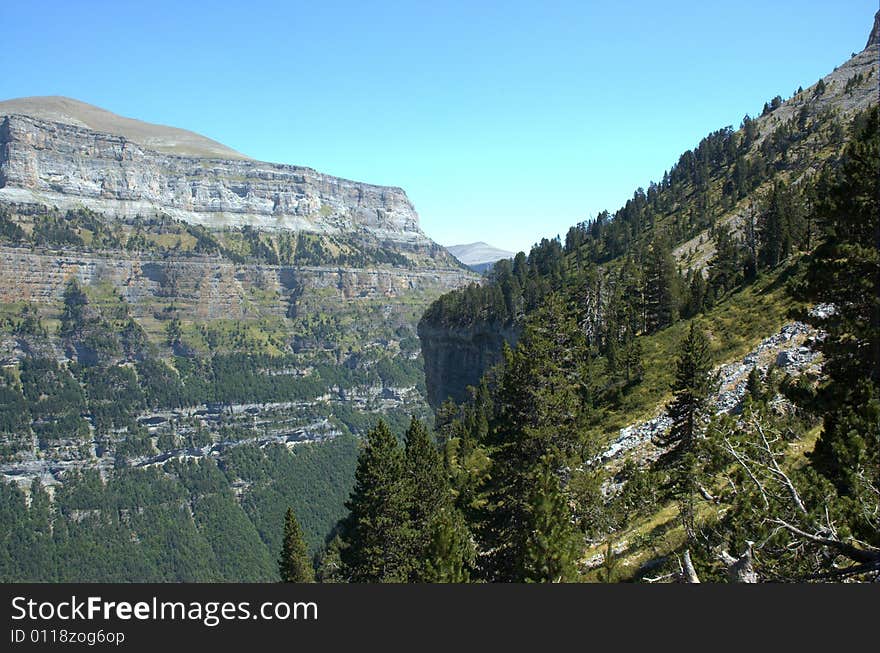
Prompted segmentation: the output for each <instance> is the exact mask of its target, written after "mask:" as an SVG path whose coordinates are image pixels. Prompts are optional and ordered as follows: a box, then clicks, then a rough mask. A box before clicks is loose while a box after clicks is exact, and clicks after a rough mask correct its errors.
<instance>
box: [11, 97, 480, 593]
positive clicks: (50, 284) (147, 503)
mask: <svg viewBox="0 0 880 653" xmlns="http://www.w3.org/2000/svg"><path fill="white" fill-rule="evenodd" d="M478 279H479V277H478V276H477V275H476V274H474V273H473V272H471V271H469V270H467V269H466V268H465V267H464V266H462V265H461V264H460V263H459V262H458V261H456V260H455V259H454V258H452V256H450V255H449V254H448V253H447V252H446V250H445V249H444V248H442V247H441V246H439V245H438V244H436V243H434V242H433V241H432V240H431V239H430V238H428V237H427V236H426V235H425V234H424V233H423V232H422V230H421V228H420V227H419V219H418V214H417V213H416V211H415V208H414V207H413V205H412V203H411V202H410V201H409V199H408V197H407V195H406V193H405V192H404V191H403V190H402V189H400V188H394V187H384V186H375V185H371V184H366V183H360V182H356V181H349V180H345V179H339V178H336V177H332V176H329V175H325V174H322V173H320V172H317V171H315V170H312V169H311V168H306V167H302V166H293V165H283V164H275V163H264V162H259V161H254V160H252V159H249V158H247V157H244V156H243V155H241V154H239V153H238V152H235V151H233V150H231V149H229V148H227V147H225V146H223V145H221V144H219V143H216V142H214V141H211V140H210V139H207V138H205V137H202V136H199V135H198V134H194V133H192V132H186V131H184V130H178V129H174V128H170V127H162V126H156V125H149V124H147V123H142V122H139V121H136V120H131V119H128V118H121V117H119V116H115V115H113V114H111V113H109V112H106V111H103V110H102V109H98V108H97V107H92V106H89V105H86V104H83V103H80V102H77V101H74V100H69V99H66V98H55V97H52V98H24V99H21V100H10V101H7V102H3V103H0V474H2V477H0V478H2V480H3V483H0V496H2V499H3V502H4V505H10V506H13V508H12V510H13V513H14V515H13V513H10V515H9V519H4V520H3V522H4V524H3V525H2V526H0V542H2V543H0V578H2V579H3V580H24V579H30V580H64V579H67V580H106V581H114V580H115V581H119V580H150V579H152V580H166V581H180V580H190V581H192V580H203V581H204V580H227V581H230V580H255V581H256V580H263V581H265V580H272V579H274V577H275V574H276V566H275V562H274V560H275V556H276V555H277V550H278V547H279V546H280V539H279V538H280V532H281V531H280V530H278V528H277V527H280V525H281V523H282V521H281V520H283V516H284V513H285V511H286V510H287V508H288V507H290V506H293V507H294V509H295V511H296V514H297V515H298V516H299V519H300V521H301V525H302V528H303V531H304V536H305V539H306V541H307V543H308V545H309V547H310V549H311V550H312V551H313V552H314V551H317V550H318V549H319V548H320V547H321V546H322V544H323V541H324V538H325V536H326V535H327V534H328V532H329V531H330V530H331V529H332V528H333V527H334V525H335V524H336V521H337V520H338V519H339V518H340V517H342V516H343V515H344V512H345V508H344V505H343V504H344V501H345V499H346V498H347V495H348V490H349V488H350V486H351V484H352V483H353V480H354V463H355V459H356V457H357V452H358V446H359V445H358V439H357V438H358V437H360V436H361V435H363V434H364V433H365V432H366V430H367V429H369V428H370V427H371V426H372V425H373V424H374V423H375V421H376V420H377V419H378V418H379V417H383V418H384V419H386V420H387V421H388V422H389V423H391V424H392V425H394V426H395V428H398V427H400V426H401V425H404V424H405V423H407V421H408V420H409V419H410V416H411V415H419V416H422V417H427V416H428V415H429V407H428V404H427V402H426V398H425V389H424V374H423V371H422V360H421V356H420V354H419V348H418V339H417V335H416V322H417V321H418V318H419V316H420V315H421V314H422V312H423V311H424V308H425V307H426V306H427V305H428V304H429V303H430V302H431V301H433V300H434V299H436V298H437V297H438V296H439V295H441V294H442V293H444V292H446V291H448V290H450V289H453V288H456V287H459V286H461V285H466V284H468V283H472V282H475V281H477V280H478ZM96 483H97V485H95V484H96ZM90 488H91V489H90ZM7 502H8V503H7ZM30 505H36V506H45V508H46V509H45V511H42V509H41V511H35V510H31V509H30V508H28V506H30ZM12 533H15V534H19V535H20V534H23V533H28V534H31V535H28V536H27V537H23V539H22V538H18V535H15V536H12V535H10V534H12ZM31 536H33V537H35V538H37V539H38V540H39V542H34V541H32V540H30V539H28V538H29V537H31ZM167 542H176V543H177V544H176V545H173V546H171V547H170V548H169V546H168V545H167ZM99 551H107V554H106V555H103V554H98V552H99ZM63 560H73V561H76V562H75V563H73V564H64V563H63V562H62V561H63Z"/></svg>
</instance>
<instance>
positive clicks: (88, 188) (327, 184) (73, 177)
mask: <svg viewBox="0 0 880 653" xmlns="http://www.w3.org/2000/svg"><path fill="white" fill-rule="evenodd" d="M0 110H2V107H0ZM2 205H17V206H26V205H39V206H56V207H58V208H60V209H62V210H65V209H71V208H79V207H85V208H88V209H91V210H93V211H96V212H98V213H101V214H102V215H105V216H108V217H118V218H131V217H134V216H136V215H142V216H147V215H155V214H156V213H164V214H168V215H170V216H172V217H174V218H176V219H179V220H183V221H185V222H189V223H195V224H201V225H205V226H206V227H209V228H222V227H240V226H244V225H250V226H252V227H256V228H259V229H264V230H279V229H288V230H297V231H309V232H315V233H324V234H343V235H344V234H352V235H360V236H368V237H373V238H375V239H378V240H380V241H382V242H391V243H398V244H401V245H404V246H407V247H412V246H429V245H431V244H432V243H431V241H430V240H429V239H428V238H427V237H426V236H425V235H424V234H423V233H422V231H421V229H420V228H419V221H418V215H417V214H416V212H415V209H414V208H413V205H412V203H411V202H410V201H409V198H407V196H406V193H405V192H404V191H403V190H402V189H400V188H392V187H385V186H373V185H370V184H364V183H358V182H354V181H349V180H347V179H339V178H337V177H331V176H329V175H324V174H321V173H319V172H316V171H315V170H312V169H311V168H304V167H299V166H290V165H282V164H273V163H263V162H259V161H252V160H249V159H222V158H202V157H190V156H180V155H176V154H169V153H162V152H159V151H157V150H151V149H149V148H146V147H143V146H141V145H138V144H137V143H135V142H134V141H131V140H129V139H127V138H125V137H123V136H118V135H114V134H110V133H105V132H97V131H93V130H91V129H87V128H83V127H79V126H76V125H69V124H63V123H59V122H51V121H47V120H42V119H39V118H34V117H30V116H26V115H20V114H12V115H5V116H2V115H0V206H2Z"/></svg>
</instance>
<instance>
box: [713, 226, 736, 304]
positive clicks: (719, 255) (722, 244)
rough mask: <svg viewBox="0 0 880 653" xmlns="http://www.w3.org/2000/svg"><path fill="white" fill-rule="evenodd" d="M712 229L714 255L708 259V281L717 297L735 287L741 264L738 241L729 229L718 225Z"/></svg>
mask: <svg viewBox="0 0 880 653" xmlns="http://www.w3.org/2000/svg"><path fill="white" fill-rule="evenodd" d="M714 231H715V233H714V239H715V256H713V257H712V260H711V261H709V283H710V284H711V286H712V288H713V290H714V294H715V297H716V298H717V297H720V296H721V295H723V294H724V293H726V292H727V291H728V290H732V289H733V288H734V287H736V285H737V284H738V283H739V281H740V271H741V270H742V267H743V266H742V262H741V255H740V246H739V243H737V242H736V240H735V239H734V237H733V234H731V232H730V229H728V228H727V227H726V226H724V225H719V226H718V227H716V228H715V230H714Z"/></svg>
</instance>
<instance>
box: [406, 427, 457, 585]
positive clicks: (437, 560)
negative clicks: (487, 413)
mask: <svg viewBox="0 0 880 653" xmlns="http://www.w3.org/2000/svg"><path fill="white" fill-rule="evenodd" d="M406 477H407V482H408V483H409V485H410V488H409V491H410V493H411V504H410V506H411V507H410V528H411V534H412V539H411V542H410V552H409V556H410V563H409V567H410V570H411V571H410V577H409V580H410V581H411V582H416V583H419V582H463V581H464V580H466V579H467V578H468V566H469V564H470V562H471V561H472V560H473V552H472V548H471V547H470V537H469V535H468V533H467V529H466V528H465V526H464V520H463V519H462V518H461V516H460V515H459V514H457V513H458V511H457V510H456V508H455V506H454V504H453V497H452V488H451V486H450V482H449V476H448V474H447V472H446V469H445V468H444V466H443V459H442V458H441V456H440V452H439V451H438V450H437V447H436V446H435V444H434V443H433V442H432V440H431V437H430V435H429V434H428V431H427V429H426V428H425V426H424V425H423V424H422V423H421V422H420V421H419V420H417V419H415V418H413V419H412V421H411V422H410V426H409V429H407V432H406Z"/></svg>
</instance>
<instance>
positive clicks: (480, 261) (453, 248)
mask: <svg viewBox="0 0 880 653" xmlns="http://www.w3.org/2000/svg"><path fill="white" fill-rule="evenodd" d="M446 250H447V251H448V252H449V253H450V254H452V255H453V256H454V257H455V258H457V259H458V260H459V261H461V262H462V263H464V264H465V265H466V266H468V267H469V268H470V269H471V270H473V271H474V272H480V273H482V272H486V271H487V270H489V269H490V268H491V267H492V264H493V263H495V261H499V260H501V259H503V258H513V252H507V251H505V250H503V249H498V248H497V247H492V245H487V244H486V243H484V242H476V243H470V244H468V245H450V246H448V247H447V248H446Z"/></svg>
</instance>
